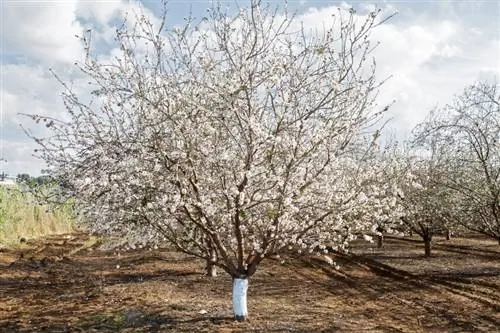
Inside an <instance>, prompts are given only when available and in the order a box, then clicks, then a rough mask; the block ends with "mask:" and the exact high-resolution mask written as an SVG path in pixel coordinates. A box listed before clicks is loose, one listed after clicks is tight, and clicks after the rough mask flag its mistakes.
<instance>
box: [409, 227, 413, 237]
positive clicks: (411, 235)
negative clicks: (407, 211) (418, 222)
mask: <svg viewBox="0 0 500 333" xmlns="http://www.w3.org/2000/svg"><path fill="white" fill-rule="evenodd" d="M410 237H413V230H411V229H410Z"/></svg>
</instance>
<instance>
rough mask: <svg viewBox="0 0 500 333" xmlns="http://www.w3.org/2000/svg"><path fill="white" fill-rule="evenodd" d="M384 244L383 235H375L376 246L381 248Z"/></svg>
mask: <svg viewBox="0 0 500 333" xmlns="http://www.w3.org/2000/svg"><path fill="white" fill-rule="evenodd" d="M383 246H384V235H378V236H377V248H379V249H380V248H382V247H383Z"/></svg>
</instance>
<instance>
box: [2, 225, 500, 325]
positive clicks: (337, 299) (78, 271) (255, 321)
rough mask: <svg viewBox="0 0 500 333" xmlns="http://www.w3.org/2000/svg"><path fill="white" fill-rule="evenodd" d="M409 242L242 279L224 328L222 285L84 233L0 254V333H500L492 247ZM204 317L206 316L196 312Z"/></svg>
mask: <svg viewBox="0 0 500 333" xmlns="http://www.w3.org/2000/svg"><path fill="white" fill-rule="evenodd" d="M433 250H434V252H433V255H432V257H431V258H424V257H423V256H422V253H423V245H422V244H421V243H419V242H418V239H417V238H390V239H387V240H386V244H385V247H384V249H381V250H379V249H376V248H375V245H374V244H370V243H366V242H358V243H355V244H354V245H353V254H352V255H350V256H335V257H334V260H335V261H336V262H337V264H339V265H340V269H339V270H336V269H335V268H334V267H333V266H330V265H328V264H326V263H325V262H323V261H321V260H317V259H313V258H309V259H297V258H286V259H285V261H284V263H280V262H279V261H273V260H269V261H267V262H264V263H263V265H262V267H261V268H260V270H259V271H258V272H257V273H256V275H255V276H254V277H253V278H252V279H251V280H250V287H249V301H248V308H249V314H250V319H249V320H248V321H246V322H242V323H240V322H235V321H233V320H232V318H231V314H232V307H231V279H230V278H229V277H228V276H227V275H226V274H225V273H223V272H220V274H219V276H218V277H216V278H209V277H206V276H204V275H203V263H202V262H200V261H199V260H196V259H193V258H191V257H188V256H185V255H183V254H179V253H175V252H167V251H158V250H155V251H149V250H141V251H128V252H120V253H119V254H118V253H115V252H114V251H101V250H99V247H98V246H97V244H93V242H92V241H91V240H89V237H88V236H86V235H81V234H78V235H66V236H58V237H51V238H47V239H44V240H43V241H38V242H27V243H24V244H23V247H22V248H20V249H18V250H15V251H14V250H6V249H3V250H1V251H0V332H499V331H500V246H499V245H498V244H497V243H496V242H495V241H491V240H487V239H480V238H475V239H460V238H457V239H453V240H451V241H445V240H443V239H439V238H438V239H436V240H435V243H434V248H433ZM205 312H206V313H205Z"/></svg>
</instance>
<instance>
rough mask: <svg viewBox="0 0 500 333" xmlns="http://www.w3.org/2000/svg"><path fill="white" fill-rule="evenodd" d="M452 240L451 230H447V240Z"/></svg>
mask: <svg viewBox="0 0 500 333" xmlns="http://www.w3.org/2000/svg"><path fill="white" fill-rule="evenodd" d="M450 239H451V230H450V229H446V240H447V241H449V240H450Z"/></svg>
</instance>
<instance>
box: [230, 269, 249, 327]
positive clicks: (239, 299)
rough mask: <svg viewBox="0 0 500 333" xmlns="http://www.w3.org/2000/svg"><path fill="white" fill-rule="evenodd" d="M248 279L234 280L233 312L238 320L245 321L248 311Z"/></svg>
mask: <svg viewBox="0 0 500 333" xmlns="http://www.w3.org/2000/svg"><path fill="white" fill-rule="evenodd" d="M247 290H248V279H237V278H234V279H233V312H234V318H235V319H236V320H240V321H242V320H245V319H246V318H247V316H248V310H247Z"/></svg>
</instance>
